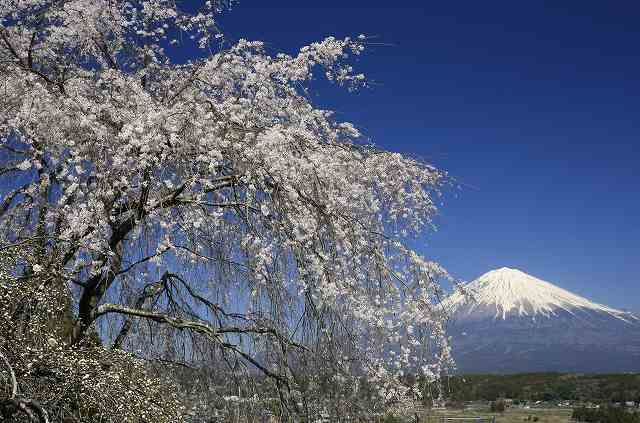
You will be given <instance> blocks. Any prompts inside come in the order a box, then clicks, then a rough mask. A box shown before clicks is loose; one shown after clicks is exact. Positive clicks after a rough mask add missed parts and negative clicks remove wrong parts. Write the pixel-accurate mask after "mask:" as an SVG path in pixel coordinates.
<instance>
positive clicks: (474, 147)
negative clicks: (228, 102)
mask: <svg viewBox="0 0 640 423" xmlns="http://www.w3.org/2000/svg"><path fill="white" fill-rule="evenodd" d="M639 15H640V6H638V5H626V8H622V7H616V6H614V5H611V4H601V3H597V2H585V3H581V4H580V6H579V7H575V8H569V7H562V6H560V5H551V4H549V3H545V4H542V3H540V4H527V5H523V4H517V5H516V4H510V3H508V2H498V3H492V4H478V3H464V7H460V5H459V4H457V3H456V4H435V3H433V4H425V5H423V6H416V5H414V4H410V5H409V6H396V7H380V6H370V4H369V3H365V2H363V1H354V2H350V4H349V6H345V5H344V3H342V2H337V1H329V2H325V3H323V4H322V6H307V5H301V4H299V3H294V2H291V1H282V2H278V3H277V4H269V5H268V6H261V5H255V4H252V3H250V2H239V3H237V4H235V5H234V6H233V7H232V10H230V11H226V12H225V13H224V15H223V16H222V17H221V19H220V23H221V29H222V31H223V33H225V36H226V37H227V38H228V40H229V41H230V42H233V41H235V40H236V39H237V38H240V36H241V37H242V38H247V39H259V40H263V41H264V42H265V43H266V46H267V49H268V51H270V52H271V53H275V52H280V51H284V52H288V53H292V52H295V51H296V50H297V49H298V48H299V47H300V46H301V45H302V44H304V43H307V42H312V41H316V40H320V39H322V38H324V37H325V36H328V35H335V36H337V37H341V36H345V35H352V36H356V35H358V34H360V33H363V34H365V35H368V36H373V37H374V38H373V39H372V43H373V45H372V46H371V48H369V49H368V50H365V53H364V55H363V56H362V57H360V58H359V60H358V63H356V65H355V67H356V70H357V71H358V72H360V71H362V72H364V73H365V75H367V77H369V78H370V79H371V80H373V81H374V84H372V87H371V88H368V89H365V90H362V91H360V92H359V93H358V94H357V95H355V96H354V95H350V94H348V93H344V92H343V91H342V90H340V89H338V88H329V89H327V87H326V86H325V85H324V83H322V82H317V83H318V84H320V85H322V92H323V94H322V95H317V94H316V92H315V91H313V92H311V97H312V98H313V100H314V101H315V102H316V104H319V105H321V106H324V107H326V108H328V109H333V110H336V112H337V113H336V116H337V118H338V119H341V120H345V121H349V122H352V123H354V124H355V125H356V127H357V128H359V129H360V130H361V131H362V132H363V133H364V134H365V136H367V137H368V139H369V140H371V141H372V142H373V143H375V144H377V145H379V146H381V147H383V148H386V149H390V150H393V151H398V152H401V153H404V154H407V155H410V156H413V157H418V158H423V159H425V160H427V161H428V162H430V163H433V164H435V165H436V166H438V167H440V168H441V169H444V170H446V171H448V172H449V174H450V175H451V176H452V177H453V178H454V179H455V182H456V185H457V186H456V187H453V188H451V189H449V190H447V192H446V193H445V196H444V197H443V205H441V207H440V216H439V218H438V220H437V222H436V223H437V226H438V230H437V231H436V232H435V233H431V234H428V235H427V236H426V237H425V238H424V239H420V240H417V241H416V243H415V245H413V246H414V247H417V249H418V250H419V251H420V252H421V253H422V254H424V255H425V256H426V257H428V258H431V259H434V260H436V261H438V262H440V263H441V264H442V265H443V266H444V267H445V268H446V269H447V270H448V271H449V272H450V273H451V274H452V275H453V276H454V277H456V278H458V279H460V280H464V281H471V280H473V279H475V278H476V277H477V276H479V275H481V274H483V273H485V272H486V271H488V270H489V269H494V268H498V267H503V266H508V267H516V268H519V269H522V270H523V271H525V272H527V273H530V274H535V275H537V276H536V277H540V278H541V279H544V280H550V281H553V282H554V284H557V285H558V286H561V287H562V288H564V289H567V290H569V291H571V292H575V293H576V294H579V295H581V296H584V297H586V298H589V299H591V300H593V301H595V302H597V303H601V304H606V305H609V306H611V307H615V308H619V309H625V310H634V311H640V299H638V298H640V296H638V295H629V293H634V292H635V291H636V290H637V288H636V286H637V283H638V281H637V274H638V273H639V271H640V269H639V265H638V264H637V263H634V259H636V260H637V257H640V248H639V247H638V243H637V240H638V239H640V229H639V228H638V225H637V224H635V223H636V220H637V219H634V216H638V215H640V196H638V195H637V186H638V184H639V183H640V175H639V174H638V172H636V171H635V168H636V167H637V163H639V162H640V149H635V146H636V144H638V141H637V139H638V138H639V136H640V126H639V125H637V123H636V122H635V121H634V117H635V116H637V115H638V113H639V112H640V100H639V98H640V96H638V94H640V79H639V78H638V77H637V75H639V74H640V57H638V56H637V54H635V52H634V49H633V46H634V45H637V44H638V42H640V31H639V30H638V29H637V25H635V22H636V21H637V18H638V17H639ZM310 16H313V18H312V23H310V22H309V20H310ZM318 91H320V90H318Z"/></svg>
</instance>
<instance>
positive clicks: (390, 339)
mask: <svg viewBox="0 0 640 423" xmlns="http://www.w3.org/2000/svg"><path fill="white" fill-rule="evenodd" d="M224 6H225V4H224V3H222V2H216V1H207V2H205V3H204V4H201V5H199V6H198V8H194V7H191V6H189V7H183V8H181V7H180V6H179V3H176V2H174V1H171V0H130V1H122V0H109V1H107V0H3V1H2V3H1V4H0V75H1V77H2V93H3V94H2V96H0V139H1V141H0V142H1V143H0V150H1V151H0V160H1V166H2V167H1V168H0V178H2V187H3V188H2V189H3V191H2V193H3V196H2V204H1V206H0V213H1V216H0V219H1V220H0V222H1V223H0V228H1V229H2V236H3V239H4V240H5V241H4V244H5V245H7V246H12V247H11V248H14V247H16V246H20V245H27V244H28V245H30V246H32V249H31V250H30V251H31V253H30V255H29V259H28V260H27V261H26V262H25V263H23V264H22V265H20V266H18V265H16V266H17V267H16V269H22V270H21V271H23V272H27V273H28V274H29V275H31V276H30V278H29V280H42V281H43V282H41V284H43V285H42V286H43V287H46V290H50V291H51V292H58V293H59V295H57V296H56V298H58V305H59V307H62V308H63V309H64V310H65V312H64V313H62V314H60V315H59V317H58V318H56V319H53V322H54V323H56V324H58V327H57V329H56V330H55V331H51V333H52V336H54V337H55V339H54V341H55V343H56V345H61V346H64V348H63V351H64V352H65V354H72V352H73V351H80V350H82V349H83V348H89V347H88V345H94V344H96V343H102V344H104V345H103V346H102V347H101V348H106V349H108V348H110V349H111V350H112V351H117V350H129V351H132V352H136V351H135V350H136V349H138V348H140V349H141V351H137V352H136V353H137V354H138V355H139V356H140V357H145V358H147V359H151V358H154V359H166V357H171V360H172V361H182V362H192V363H194V362H198V361H200V362H203V361H204V360H205V359H208V360H213V361H215V362H217V363H224V364H225V365H226V368H227V369H228V371H229V372H230V374H231V373H234V374H235V373H237V372H238V371H240V370H243V371H245V372H247V374H251V375H255V374H261V375H262V376H263V377H265V378H266V379H267V380H269V381H271V382H270V383H271V385H270V386H271V387H272V389H273V392H275V394H276V396H277V398H279V399H280V401H281V403H282V404H283V405H282V407H283V409H282V413H283V414H293V413H299V412H300V410H299V404H300V400H299V396H300V395H302V394H301V393H302V392H316V393H319V392H322V390H321V389H316V388H317V386H319V385H318V383H320V382H318V380H316V382H313V381H312V379H313V377H307V378H303V377H302V376H303V375H305V371H307V370H305V369H310V368H314V369H317V370H318V372H321V373H322V374H323V375H324V376H322V377H323V378H324V379H323V380H330V381H331V383H334V384H335V385H336V386H342V387H343V388H344V389H346V390H350V392H354V391H357V390H358V389H360V388H361V386H362V385H361V383H360V382H359V381H360V380H362V378H364V379H365V380H366V382H367V384H368V386H374V387H375V389H372V390H371V393H370V395H371V396H374V397H375V398H376V401H375V402H374V403H375V404H377V405H378V406H380V407H388V406H392V405H394V404H400V403H402V402H403V401H406V400H407V399H410V398H413V397H414V395H417V389H415V383H413V382H408V381H409V380H415V378H407V377H406V376H407V374H411V375H414V376H415V375H418V376H420V377H421V378H422V379H421V380H427V381H429V382H433V383H437V380H438V378H439V377H440V375H441V373H442V371H443V370H444V368H446V366H447V365H449V362H450V358H449V347H448V344H447V338H446V336H445V333H444V327H443V320H442V316H441V315H440V312H439V308H438V302H439V298H440V296H441V288H440V285H439V281H440V280H442V279H443V278H448V276H447V274H446V272H445V271H444V270H443V269H442V268H441V267H440V266H439V265H438V264H436V263H434V262H432V261H429V260H428V259H426V258H424V257H421V256H420V255H418V254H417V253H416V252H414V251H413V250H412V249H411V248H409V247H408V244H407V240H409V239H412V238H414V237H416V236H421V235H422V234H424V232H425V231H426V230H428V229H429V228H430V227H431V225H432V217H433V216H434V214H435V213H436V198H437V196H438V192H439V189H440V188H441V186H442V184H443V183H444V182H445V180H446V176H445V174H444V173H443V172H441V171H439V170H438V169H436V168H434V167H432V166H430V165H428V164H426V163H423V162H420V161H417V160H413V159H411V158H408V157H405V156H403V155H401V154H398V153H393V152H388V151H384V150H381V149H378V148H375V147H374V146H371V145H369V144H368V143H366V142H364V140H363V137H362V136H361V134H360V133H359V131H358V130H357V129H355V127H354V126H353V125H352V124H350V123H346V122H340V121H337V120H336V119H335V118H334V116H333V114H332V112H331V111H327V110H322V109H320V108H318V107H316V106H314V105H313V104H312V102H311V101H310V99H309V98H308V97H307V95H306V88H307V87H308V86H309V83H311V81H312V80H313V79H314V75H315V74H320V75H323V76H324V77H325V78H327V79H329V80H330V81H333V82H335V83H336V84H337V85H340V86H344V87H345V88H346V89H349V90H352V89H358V88H360V87H362V86H366V84H367V82H366V78H365V77H364V75H362V74H359V73H356V72H355V71H354V70H353V68H352V66H351V65H350V58H352V57H354V56H358V55H360V54H361V52H362V51H363V50H364V48H365V47H366V44H367V39H366V37H364V36H359V37H355V38H345V39H336V38H332V37H329V38H326V39H325V40H323V41H321V42H318V43H313V44H310V45H308V46H305V47H302V48H301V49H300V50H299V52H297V54H295V55H288V54H277V55H270V54H268V53H267V52H266V51H265V48H264V46H263V44H262V43H261V42H257V41H246V40H240V41H239V42H237V43H235V44H228V43H227V42H226V41H225V39H224V37H223V36H222V34H221V33H220V32H219V31H218V28H217V19H218V13H219V12H220V10H221V9H222V8H223V7H224ZM180 49H182V51H193V52H194V53H193V54H192V58H191V59H190V60H189V61H186V62H184V61H182V62H181V61H179V60H178V59H176V57H179V56H180V55H178V54H176V52H177V51H179V50H180ZM7 248H9V247H7ZM9 250H10V248H9ZM9 250H7V251H9ZM17 271H18V270H15V269H14V271H13V272H14V273H15V272H17ZM44 281H46V282H44ZM27 285H28V284H25V287H24V288H23V289H24V290H25V292H27V291H28V288H27V287H26V286H27ZM17 286H20V285H19V284H18V285H17ZM141 340H143V342H144V343H145V345H144V348H141V345H142V344H141ZM92 343H93V344H92ZM61 348H62V347H61ZM114 354H115V352H114ZM319 374H320V373H318V375H319ZM307 376H308V375H307ZM318 377H319V376H318ZM326 378H330V379H326ZM302 379H305V381H304V382H302ZM314 383H315V385H314ZM314 386H315V387H316V388H314Z"/></svg>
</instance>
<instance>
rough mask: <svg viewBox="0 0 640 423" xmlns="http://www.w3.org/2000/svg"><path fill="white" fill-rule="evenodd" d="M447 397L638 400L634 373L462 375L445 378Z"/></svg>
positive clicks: (639, 390) (638, 381) (639, 381)
mask: <svg viewBox="0 0 640 423" xmlns="http://www.w3.org/2000/svg"><path fill="white" fill-rule="evenodd" d="M447 386H448V389H447V391H448V397H450V398H451V399H454V400H460V401H476V400H485V401H496V400H497V399H499V398H513V399H519V400H527V401H561V400H574V401H591V402H596V403H608V402H625V401H638V400H640V375H637V374H611V375H607V374H594V375H589V374H561V373H522V374H512V375H464V376H452V377H450V378H448V381H447Z"/></svg>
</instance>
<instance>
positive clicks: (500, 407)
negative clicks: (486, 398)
mask: <svg viewBox="0 0 640 423" xmlns="http://www.w3.org/2000/svg"><path fill="white" fill-rule="evenodd" d="M506 408H507V404H506V403H505V401H504V400H497V401H491V403H490V404H489V410H490V411H491V412H492V413H504V411H505V410H506Z"/></svg>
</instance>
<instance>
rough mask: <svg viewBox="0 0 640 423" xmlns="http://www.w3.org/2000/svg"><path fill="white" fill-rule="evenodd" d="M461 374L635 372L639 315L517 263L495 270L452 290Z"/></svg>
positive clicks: (447, 305)
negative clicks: (594, 299) (539, 275)
mask: <svg viewBox="0 0 640 423" xmlns="http://www.w3.org/2000/svg"><path fill="white" fill-rule="evenodd" d="M442 306H443V308H444V310H445V311H446V313H447V315H448V319H449V321H448V330H449V334H450V335H451V337H452V354H453V357H454V359H455V360H456V363H457V369H458V372H460V373H521V372H551V371H556V372H579V373H618V372H640V318H639V317H637V316H636V315H634V314H632V313H629V312H625V311H621V310H616V309H614V308H611V307H607V306H605V305H602V304H597V303H594V302H592V301H589V300H587V299H586V298H583V297H581V296H578V295H576V294H573V293H571V292H569V291H566V290H564V289H562V288H559V287H558V286H555V285H554V284H552V283H550V282H546V281H543V280H541V279H538V278H535V277H533V276H531V275H528V274H526V273H524V272H522V271H520V270H517V269H510V268H506V267H504V268H501V269H496V270H492V271H490V272H487V273H485V274H484V275H482V276H480V277H479V278H478V279H476V280H474V281H473V282H471V283H469V284H467V285H464V286H463V287H462V289H461V290H459V291H456V292H455V293H453V294H451V295H450V296H449V297H448V298H446V299H445V301H443V303H442Z"/></svg>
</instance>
